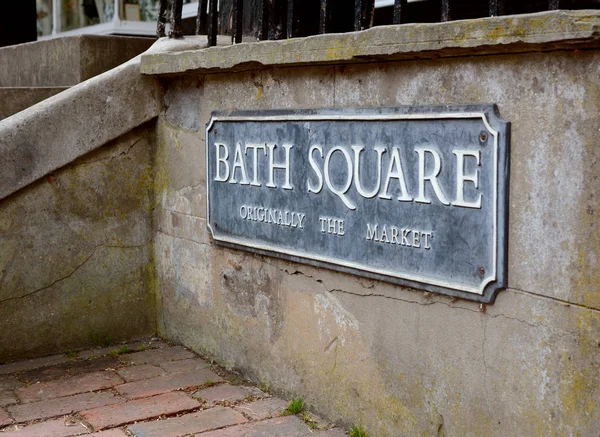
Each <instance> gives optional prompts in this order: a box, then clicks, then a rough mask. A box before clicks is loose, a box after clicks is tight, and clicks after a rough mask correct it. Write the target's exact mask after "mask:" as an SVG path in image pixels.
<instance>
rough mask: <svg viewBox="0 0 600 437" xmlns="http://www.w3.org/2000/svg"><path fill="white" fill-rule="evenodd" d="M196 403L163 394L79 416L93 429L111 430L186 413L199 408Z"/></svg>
mask: <svg viewBox="0 0 600 437" xmlns="http://www.w3.org/2000/svg"><path fill="white" fill-rule="evenodd" d="M199 406H200V404H199V403H198V401H196V400H194V399H192V398H191V397H190V396H189V395H187V394H186V393H183V392H172V393H165V394H162V395H158V396H153V397H150V398H144V399H137V400H135V401H129V402H127V403H123V404H116V405H107V406H105V407H100V408H94V409H92V410H86V411H82V412H81V413H80V414H81V415H82V416H83V417H84V418H85V420H87V421H88V422H89V423H90V424H92V426H93V427H94V428H95V429H98V430H100V429H104V428H112V427H115V426H119V425H124V424H126V423H131V422H135V421H139V420H146V419H152V418H154V417H158V416H162V415H169V414H175V413H179V412H181V411H188V410H192V409H194V408H197V407H199Z"/></svg>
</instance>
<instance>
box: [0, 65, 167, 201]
mask: <svg viewBox="0 0 600 437" xmlns="http://www.w3.org/2000/svg"><path fill="white" fill-rule="evenodd" d="M139 69H140V58H139V56H138V57H136V58H134V59H132V60H131V61H129V62H127V63H125V64H123V65H121V66H119V67H117V68H115V69H113V70H110V71H108V72H106V73H103V74H101V75H99V76H96V77H93V78H92V79H89V80H87V81H85V82H82V83H81V84H79V85H76V86H74V87H72V88H69V89H68V90H66V91H63V92H61V93H59V94H56V95H54V96H52V97H50V98H48V99H46V100H44V101H42V102H40V103H38V104H36V105H34V106H31V107H29V108H27V109H25V110H24V111H21V112H19V113H17V114H15V115H12V116H10V117H8V118H5V119H4V120H2V121H0V162H2V163H3V165H2V166H0V200H1V199H3V198H5V197H7V196H9V195H10V194H12V193H14V192H16V191H18V190H20V189H21V188H23V187H25V186H27V185H29V184H30V183H32V182H34V181H35V180H37V179H39V178H41V177H43V176H45V175H47V174H48V173H50V172H52V171H54V170H56V169H58V168H61V167H63V166H64V165H66V164H68V163H70V162H72V161H73V160H75V159H76V158H79V157H80V156H83V155H85V154H86V153H89V152H91V151H92V150H95V149H97V148H98V147H100V146H102V145H104V144H106V143H108V142H109V141H112V140H114V139H115V138H118V137H119V136H121V135H123V134H124V133H126V132H129V131H130V130H132V129H133V128H135V127H137V126H139V125H141V124H143V123H145V122H147V121H149V120H151V119H153V118H155V117H156V116H158V114H159V113H160V112H161V111H162V109H163V99H162V89H161V88H160V85H159V84H158V83H157V82H158V81H156V80H155V79H154V78H151V77H145V76H142V75H141V74H140V73H139Z"/></svg>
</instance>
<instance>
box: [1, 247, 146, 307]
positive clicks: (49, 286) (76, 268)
mask: <svg viewBox="0 0 600 437" xmlns="http://www.w3.org/2000/svg"><path fill="white" fill-rule="evenodd" d="M146 246H149V244H148V243H146V244H142V245H133V246H114V245H106V244H99V245H97V246H95V247H94V249H93V250H92V253H90V254H89V255H88V256H87V257H86V258H85V259H84V260H83V262H81V263H80V264H78V265H77V266H76V267H75V268H74V269H73V270H72V271H71V272H70V273H69V274H67V275H65V276H63V277H61V278H58V279H55V280H54V281H52V282H51V283H50V284H48V285H45V286H44V287H41V288H38V289H36V290H33V291H30V292H29V293H25V294H22V295H20V296H13V297H9V298H6V299H2V300H0V304H3V303H5V302H10V301H13V300H20V299H24V298H27V297H30V296H32V295H34V294H37V293H40V292H42V291H44V290H48V289H49V288H51V287H53V286H54V285H56V284H58V283H60V282H62V281H65V280H67V279H69V278H70V277H72V276H73V275H74V274H75V273H76V272H77V271H78V270H79V269H80V268H81V267H83V266H84V265H85V264H86V263H87V262H88V261H90V260H91V259H92V258H93V257H94V255H95V254H96V252H97V250H98V249H99V248H101V247H104V248H113V249H114V248H118V249H133V248H136V249H137V248H142V247H146Z"/></svg>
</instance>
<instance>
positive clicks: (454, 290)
mask: <svg viewBox="0 0 600 437" xmlns="http://www.w3.org/2000/svg"><path fill="white" fill-rule="evenodd" d="M441 119H481V120H482V121H483V123H484V125H485V127H486V129H487V131H488V132H489V134H490V137H488V140H487V141H488V144H489V141H490V140H491V138H493V142H492V143H493V146H494V148H495V150H494V164H495V168H494V185H495V187H496V189H495V191H494V195H495V199H494V202H493V204H494V211H493V214H494V217H493V220H494V230H493V232H492V234H493V245H494V248H493V255H492V256H493V262H492V264H493V266H494V271H493V272H492V273H491V274H488V275H487V276H486V277H485V278H484V279H483V280H482V282H481V285H480V286H479V287H478V289H477V290H475V289H471V290H469V289H470V287H465V286H462V287H461V286H460V284H459V285H456V284H455V283H451V282H446V281H435V282H434V281H431V280H430V279H427V278H422V277H421V278H420V277H418V275H410V274H397V273H394V272H391V271H388V270H383V269H376V268H372V267H371V268H370V267H368V265H365V264H357V263H355V262H348V261H344V260H342V259H339V258H334V257H329V256H318V255H313V254H310V253H303V252H295V251H293V250H286V249H283V248H278V247H276V246H273V245H268V244H262V243H258V244H257V243H256V242H254V241H253V240H251V239H246V238H232V237H227V236H222V235H221V236H220V235H219V234H218V232H215V229H213V227H212V226H211V217H210V195H209V192H210V184H209V180H208V175H209V156H210V155H209V143H208V137H209V132H210V130H211V129H212V127H213V125H214V123H215V122H217V121H255V122H256V121H286V120H289V121H296V120H297V121H303V120H308V121H312V120H319V121H352V120H358V121H390V120H441ZM205 135H206V136H205V149H206V150H205V151H206V225H207V230H208V231H209V232H210V234H211V236H212V241H213V242H214V243H215V244H216V245H218V246H223V247H228V248H232V249H237V250H244V251H246V252H248V251H250V252H253V253H258V254H260V255H265V256H270V257H275V258H280V259H284V260H287V261H292V262H298V263H302V264H308V265H312V266H314V267H324V268H327V269H330V270H336V271H341V272H343V273H348V274H353V275H358V276H362V277H367V278H370V279H375V280H380V281H384V282H390V283H393V284H396V285H400V286H404V287H409V288H413V289H422V290H425V291H430V292H434V293H439V294H444V295H449V296H452V297H458V298H462V299H467V300H472V301H476V302H481V303H493V302H494V300H495V298H496V295H497V293H498V292H499V291H500V290H502V289H505V288H506V287H507V281H508V205H509V203H508V197H509V196H508V194H509V154H510V123H509V122H507V121H504V120H502V119H501V118H500V115H499V112H498V108H497V106H496V105H493V104H490V105H444V106H397V107H377V108H324V109H300V110H297V109H296V110H294V109H284V110H278V109H275V110H273V109H271V110H259V111H213V112H212V113H211V118H210V120H209V122H208V123H207V124H206V131H205ZM486 273H489V272H486ZM419 279H422V280H419Z"/></svg>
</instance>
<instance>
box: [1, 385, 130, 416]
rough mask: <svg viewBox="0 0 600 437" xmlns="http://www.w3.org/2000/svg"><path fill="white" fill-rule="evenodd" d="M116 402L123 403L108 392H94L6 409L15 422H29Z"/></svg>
mask: <svg viewBox="0 0 600 437" xmlns="http://www.w3.org/2000/svg"><path fill="white" fill-rule="evenodd" d="M117 402H123V399H122V398H121V397H120V396H115V395H114V394H113V393H110V392H94V393H82V394H78V395H75V396H67V397H64V398H57V399H51V400H46V401H39V402H30V403H29V404H20V405H13V406H10V407H8V408H7V409H8V412H9V413H10V414H11V415H12V417H13V418H14V419H15V421H17V422H27V421H29V420H35V419H48V418H50V417H57V416H62V415H65V414H71V413H73V412H75V411H81V410H85V409H89V408H96V407H100V406H102V405H109V404H114V403H117Z"/></svg>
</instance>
